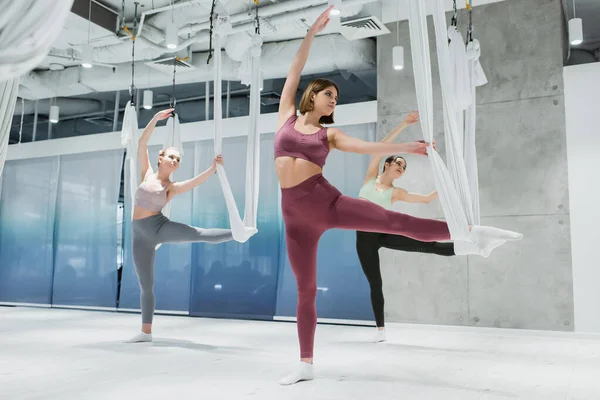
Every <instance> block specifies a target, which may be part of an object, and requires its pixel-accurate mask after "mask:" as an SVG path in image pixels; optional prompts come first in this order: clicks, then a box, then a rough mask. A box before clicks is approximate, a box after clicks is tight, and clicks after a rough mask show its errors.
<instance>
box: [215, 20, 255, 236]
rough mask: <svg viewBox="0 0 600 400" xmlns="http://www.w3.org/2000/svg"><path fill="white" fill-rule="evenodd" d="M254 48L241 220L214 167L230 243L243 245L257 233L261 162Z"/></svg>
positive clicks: (218, 109) (221, 172) (219, 143)
mask: <svg viewBox="0 0 600 400" xmlns="http://www.w3.org/2000/svg"><path fill="white" fill-rule="evenodd" d="M222 23H223V21H222V20H221V18H219V19H218V22H217V29H216V32H215V35H214V42H213V43H214V53H215V54H214V66H213V68H214V74H215V78H214V98H215V102H214V112H213V114H214V129H215V131H214V133H215V136H214V138H215V143H214V147H215V155H217V154H221V152H222V148H223V136H222V130H223V128H222V119H223V115H222V114H223V111H222V105H221V98H222V89H221V87H222V84H221V83H222V78H221V36H225V35H226V29H224V28H223V25H222ZM253 44H255V45H253V47H252V48H251V49H250V50H249V51H250V53H251V55H252V83H251V85H250V116H249V118H248V142H247V155H246V196H245V200H246V201H245V210H244V220H243V221H242V218H241V217H240V213H239V211H238V208H237V205H236V203H235V199H234V198H233V193H232V191H231V187H230V185H229V181H228V180H227V175H226V173H225V168H223V166H222V165H220V164H217V176H218V178H219V182H220V184H221V189H222V190H223V196H224V197H225V204H226V205H227V211H228V213H229V223H230V226H231V231H232V234H233V239H234V240H236V241H237V242H241V243H244V242H246V241H247V240H248V239H249V238H250V237H251V236H252V235H254V234H255V233H257V232H258V230H257V228H256V217H257V210H258V187H259V166H260V164H259V162H260V135H259V134H258V116H259V114H260V87H259V86H260V53H261V47H260V46H261V44H262V41H256V40H253Z"/></svg>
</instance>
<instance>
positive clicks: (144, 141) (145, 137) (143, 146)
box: [138, 108, 173, 181]
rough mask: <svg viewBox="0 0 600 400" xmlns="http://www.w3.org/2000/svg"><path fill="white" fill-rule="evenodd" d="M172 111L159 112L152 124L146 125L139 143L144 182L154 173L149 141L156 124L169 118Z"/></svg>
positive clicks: (141, 171)
mask: <svg viewBox="0 0 600 400" xmlns="http://www.w3.org/2000/svg"><path fill="white" fill-rule="evenodd" d="M172 111H173V109H172V108H169V109H168V110H163V111H159V112H157V113H156V114H155V115H154V117H152V119H151V120H150V122H148V125H146V127H145V128H144V131H143V132H142V136H141V137H140V140H139V141H138V165H139V167H140V176H141V180H142V181H143V180H144V179H146V176H147V175H148V174H151V173H153V172H154V171H153V170H152V165H151V164H150V157H149V156H148V141H149V140H150V136H152V133H153V132H154V128H155V127H156V123H157V122H158V121H160V120H163V119H166V118H169V116H170V115H171V112H172Z"/></svg>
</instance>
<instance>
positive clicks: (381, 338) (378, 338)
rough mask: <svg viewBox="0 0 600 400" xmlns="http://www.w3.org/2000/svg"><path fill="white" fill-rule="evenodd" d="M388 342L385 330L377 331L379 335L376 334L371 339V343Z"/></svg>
mask: <svg viewBox="0 0 600 400" xmlns="http://www.w3.org/2000/svg"><path fill="white" fill-rule="evenodd" d="M386 340H387V338H386V336H385V329H383V330H379V329H377V333H375V335H373V337H371V339H370V340H369V342H371V343H379V342H385V341H386Z"/></svg>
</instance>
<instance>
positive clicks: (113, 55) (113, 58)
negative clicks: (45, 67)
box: [94, 0, 378, 64]
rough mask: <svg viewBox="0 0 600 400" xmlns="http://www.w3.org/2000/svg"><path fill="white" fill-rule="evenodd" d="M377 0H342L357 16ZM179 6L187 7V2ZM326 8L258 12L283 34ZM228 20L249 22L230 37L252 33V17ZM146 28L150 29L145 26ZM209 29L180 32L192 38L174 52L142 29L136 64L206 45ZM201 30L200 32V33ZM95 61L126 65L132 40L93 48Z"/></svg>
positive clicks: (308, 5) (319, 2)
mask: <svg viewBox="0 0 600 400" xmlns="http://www.w3.org/2000/svg"><path fill="white" fill-rule="evenodd" d="M377 1H378V0H345V1H344V8H349V9H350V8H353V11H354V12H355V13H358V12H359V10H357V6H361V5H364V4H368V3H374V2H377ZM194 3H196V2H194ZM178 4H181V5H189V4H190V3H178ZM326 5H327V0H294V1H287V2H285V3H276V4H272V5H269V6H265V7H261V8H260V9H259V12H258V14H259V17H261V18H266V19H268V21H269V23H270V24H271V25H275V26H278V25H281V27H279V28H278V29H280V30H282V31H285V30H289V29H296V28H294V26H293V25H289V24H288V23H289V22H290V21H295V20H297V21H300V18H305V19H308V20H309V21H312V20H315V19H316V18H317V17H318V16H319V14H321V13H322V12H323V10H324V6H326ZM165 13H167V14H168V13H170V7H165V11H163V12H162V13H161V14H159V15H158V16H160V17H162V16H163V15H164V16H165V18H166V17H169V19H170V18H171V17H170V15H167V14H165ZM158 16H157V17H158ZM157 17H154V18H157ZM230 18H231V22H232V23H237V22H241V21H249V22H247V23H243V24H238V25H236V26H234V27H233V30H232V32H231V34H235V33H240V32H254V21H253V20H252V17H251V16H250V17H249V16H248V14H247V13H246V12H243V13H238V14H234V15H232V16H231V17H230ZM146 27H148V28H149V26H148V25H146ZM209 29H210V23H209V22H204V23H201V24H195V25H192V26H188V27H185V28H182V29H180V30H179V36H184V37H185V36H187V35H188V34H192V35H195V36H192V37H191V38H189V39H187V40H185V41H184V42H182V43H181V44H180V45H179V46H177V48H175V49H169V48H167V46H166V45H163V44H157V43H156V41H158V38H157V37H156V35H157V31H159V30H157V29H156V28H152V29H151V30H146V29H142V30H141V32H142V35H141V36H137V39H136V57H135V59H136V61H137V60H150V59H154V58H158V57H161V56H162V55H164V54H172V53H175V52H179V51H181V50H183V49H185V48H186V47H188V46H190V45H192V44H194V43H201V42H206V41H208V40H209V36H208V30H209ZM200 31H202V32H201V33H199V32H200ZM204 31H206V32H204ZM150 32H152V33H150ZM145 35H151V36H152V38H146V37H145ZM199 35H200V36H199ZM155 39H156V41H155ZM160 40H161V41H163V40H164V33H163V34H162V35H161V37H160ZM94 60H96V61H97V62H100V63H105V64H120V63H125V62H127V61H131V41H130V40H127V41H125V42H123V43H121V44H118V45H114V46H104V47H97V48H95V49H94Z"/></svg>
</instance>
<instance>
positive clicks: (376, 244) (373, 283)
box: [356, 231, 455, 328]
mask: <svg viewBox="0 0 600 400" xmlns="http://www.w3.org/2000/svg"><path fill="white" fill-rule="evenodd" d="M382 247H384V248H386V249H392V250H400V251H409V252H413V253H429V254H437V255H439V256H446V257H449V256H453V255H455V254H454V243H438V242H421V241H418V240H415V239H411V238H408V237H406V236H401V235H390V234H386V233H374V232H361V231H356V252H357V253H358V258H359V260H360V265H361V266H362V269H363V271H364V273H365V276H366V277H367V280H368V281H369V286H370V287H371V304H372V305H373V313H374V314H375V322H376V323H377V327H378V328H382V327H384V326H385V323H384V317H383V304H384V300H383V288H382V285H383V282H382V281H381V268H380V266H379V249H380V248H382Z"/></svg>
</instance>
